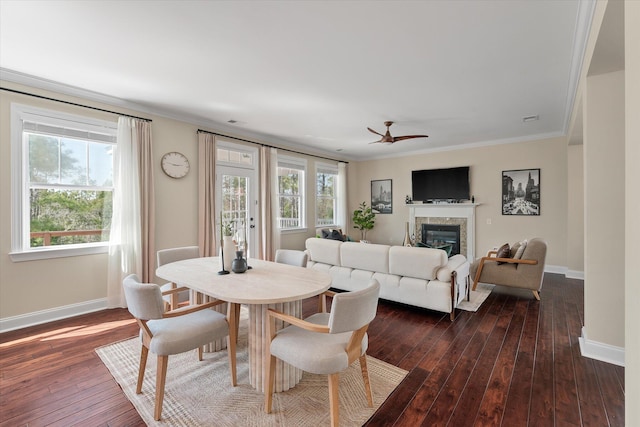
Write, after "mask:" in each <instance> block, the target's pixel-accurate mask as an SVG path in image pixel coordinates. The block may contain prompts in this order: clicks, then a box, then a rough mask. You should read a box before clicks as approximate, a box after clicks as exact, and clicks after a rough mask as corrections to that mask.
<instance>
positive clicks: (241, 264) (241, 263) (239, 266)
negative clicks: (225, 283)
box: [231, 251, 247, 273]
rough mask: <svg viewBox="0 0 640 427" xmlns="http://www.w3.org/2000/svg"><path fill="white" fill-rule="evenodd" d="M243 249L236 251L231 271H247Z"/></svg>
mask: <svg viewBox="0 0 640 427" xmlns="http://www.w3.org/2000/svg"><path fill="white" fill-rule="evenodd" d="M243 255H244V252H243V251H236V259H234V260H233V262H232V263H231V271H233V272H234V273H244V272H245V271H247V260H246V259H244V258H243Z"/></svg>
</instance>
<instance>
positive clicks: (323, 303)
mask: <svg viewBox="0 0 640 427" xmlns="http://www.w3.org/2000/svg"><path fill="white" fill-rule="evenodd" d="M336 294H337V292H333V291H324V292H323V293H321V294H320V295H319V296H318V313H326V312H327V297H334V296H335V295H336Z"/></svg>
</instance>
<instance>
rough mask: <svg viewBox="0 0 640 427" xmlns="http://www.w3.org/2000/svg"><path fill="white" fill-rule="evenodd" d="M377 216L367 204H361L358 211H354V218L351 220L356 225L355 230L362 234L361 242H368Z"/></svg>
mask: <svg viewBox="0 0 640 427" xmlns="http://www.w3.org/2000/svg"><path fill="white" fill-rule="evenodd" d="M375 219H376V215H375V214H374V213H373V211H372V210H371V207H369V206H367V202H362V203H360V206H359V207H358V209H356V210H355V211H353V218H351V220H352V221H353V223H354V224H355V225H354V226H353V228H357V229H358V230H360V232H361V233H362V239H361V240H360V241H361V242H366V241H367V231H368V230H371V229H372V228H373V224H374V223H375Z"/></svg>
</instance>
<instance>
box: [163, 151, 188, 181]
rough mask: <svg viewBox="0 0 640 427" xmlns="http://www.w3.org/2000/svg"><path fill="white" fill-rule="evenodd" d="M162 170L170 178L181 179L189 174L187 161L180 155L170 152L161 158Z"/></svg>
mask: <svg viewBox="0 0 640 427" xmlns="http://www.w3.org/2000/svg"><path fill="white" fill-rule="evenodd" d="M161 165H162V170H163V171H164V173H166V174H167V175H168V176H170V177H171V178H182V177H184V176H185V175H186V174H188V173H189V160H188V159H187V158H186V157H185V156H184V154H182V153H178V152H175V151H172V152H171V153H167V154H165V155H164V156H162V162H161Z"/></svg>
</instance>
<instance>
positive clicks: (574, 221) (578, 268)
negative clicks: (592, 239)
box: [567, 145, 584, 278]
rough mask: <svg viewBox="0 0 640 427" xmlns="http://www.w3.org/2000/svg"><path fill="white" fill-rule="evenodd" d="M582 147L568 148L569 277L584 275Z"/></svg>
mask: <svg viewBox="0 0 640 427" xmlns="http://www.w3.org/2000/svg"><path fill="white" fill-rule="evenodd" d="M583 155H584V154H583V146H582V145H569V146H568V147H567V177H568V182H567V202H568V203H567V269H568V271H567V276H569V277H578V278H581V277H582V276H583V274H584V167H583V164H584V159H583Z"/></svg>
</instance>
